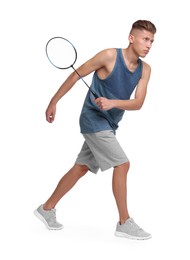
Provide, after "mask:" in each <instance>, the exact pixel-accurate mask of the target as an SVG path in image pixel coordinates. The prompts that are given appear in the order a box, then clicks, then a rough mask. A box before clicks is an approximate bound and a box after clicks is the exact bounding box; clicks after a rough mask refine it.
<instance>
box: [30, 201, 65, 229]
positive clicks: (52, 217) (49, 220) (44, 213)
mask: <svg viewBox="0 0 190 260" xmlns="http://www.w3.org/2000/svg"><path fill="white" fill-rule="evenodd" d="M34 214H35V216H36V217H37V218H39V219H40V220H41V221H42V222H43V223H44V224H45V226H46V227H47V228H48V229H54V230H59V229H62V228H63V225H61V224H60V223H59V222H57V220H56V209H51V210H44V209H43V205H41V206H39V207H38V208H37V209H36V210H35V211H34Z"/></svg>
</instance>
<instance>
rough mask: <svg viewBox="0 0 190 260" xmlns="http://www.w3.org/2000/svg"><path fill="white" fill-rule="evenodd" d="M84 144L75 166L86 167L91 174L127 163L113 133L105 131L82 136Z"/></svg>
mask: <svg viewBox="0 0 190 260" xmlns="http://www.w3.org/2000/svg"><path fill="white" fill-rule="evenodd" d="M83 136H84V139H85V142H84V144H83V146H82V149H81V151H80V153H79V155H78V157H77V159H76V162H75V163H76V164H80V165H86V166H87V167H88V168H89V170H90V171H91V172H93V173H97V172H98V170H99V168H100V169H101V171H105V170H108V169H109V168H111V167H115V166H118V165H121V164H123V163H125V162H128V158H127V156H126V154H125V152H124V151H123V149H122V148H121V146H120V144H119V142H118V141H117V139H116V137H115V135H114V133H113V131H110V130H108V131H107V130H106V131H101V132H97V133H92V134H83Z"/></svg>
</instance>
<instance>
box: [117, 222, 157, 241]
mask: <svg viewBox="0 0 190 260" xmlns="http://www.w3.org/2000/svg"><path fill="white" fill-rule="evenodd" d="M115 235H116V236H118V237H126V238H130V239H137V240H145V239H149V238H151V237H152V236H151V234H149V233H147V232H145V231H144V230H143V229H142V228H140V227H139V226H138V225H137V224H136V223H135V222H134V220H133V219H132V218H129V219H127V220H126V221H125V223H124V224H120V223H119V222H118V223H117V226H116V231H115Z"/></svg>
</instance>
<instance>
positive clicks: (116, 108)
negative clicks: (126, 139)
mask: <svg viewBox="0 0 190 260" xmlns="http://www.w3.org/2000/svg"><path fill="white" fill-rule="evenodd" d="M155 33H156V27H155V25H154V24H153V23H151V22H150V21H147V20H138V21H136V22H135V23H134V24H133V25H132V28H131V31H130V34H129V37H128V39H129V45H128V47H127V48H125V49H118V48H111V49H106V50H103V51H101V52H99V53H97V54H96V55H95V56H94V57H93V58H91V59H90V60H88V61H87V62H85V63H84V64H83V65H82V66H80V67H79V68H78V69H77V71H78V72H79V74H80V75H81V76H82V77H85V76H86V75H88V74H90V73H91V72H94V75H93V79H92V84H91V88H92V89H93V91H94V92H95V93H96V94H97V95H98V97H99V98H95V97H94V96H93V94H92V92H91V91H88V93H87V96H86V99H85V101H84V105H83V108H82V111H81V116H80V128H81V133H82V134H83V136H84V139H85V141H84V144H83V146H82V149H81V151H80V153H79V155H78V157H77V159H76V162H75V164H74V166H73V167H72V168H71V169H70V170H69V171H68V172H67V173H66V174H65V175H64V176H63V177H62V179H61V180H60V181H59V183H58V185H57V187H56V189H55V191H54V192H53V194H52V195H51V196H50V198H49V199H48V200H47V201H46V202H45V203H44V204H42V205H40V206H39V207H38V208H37V209H36V210H35V215H36V216H37V217H38V218H39V219H40V220H42V222H43V223H44V224H45V225H46V227H47V228H48V229H61V228H62V227H63V226H62V225H61V224H60V223H58V222H57V220H56V210H55V206H56V204H57V203H58V201H59V200H60V199H61V198H62V197H63V196H64V195H65V194H66V193H67V192H68V191H69V190H70V189H71V188H72V187H73V186H74V185H75V184H76V182H77V181H78V180H79V179H80V178H81V177H82V176H84V175H85V174H86V173H87V172H88V171H91V172H93V173H97V171H98V170H99V169H101V171H105V170H107V169H109V168H112V167H113V182H112V186H113V194H114V197H115V200H116V204H117V208H118V213H119V221H118V223H117V226H116V231H115V235H116V236H122V237H127V238H132V239H148V238H151V235H150V234H149V233H147V232H145V231H144V230H143V229H141V228H140V227H139V226H138V225H137V224H136V223H135V222H134V220H133V219H132V218H131V217H130V215H129V212H128V208H127V188H126V180H127V172H128V170H129V160H128V158H127V156H126V154H125V152H124V151H123V149H122V148H121V146H120V144H119V143H118V141H117V139H116V136H115V133H116V130H117V128H118V123H119V121H120V120H121V119H122V116H123V114H124V111H125V110H138V109H140V108H141V107H142V105H143V102H144V100H145V96H146V92H147V85H148V82H149V78H150V72H151V68H150V66H149V65H148V64H147V63H145V62H144V61H142V60H141V59H140V58H139V57H142V58H144V57H145V56H146V55H147V54H148V53H149V51H150V48H151V46H152V43H153V41H154V34H155ZM78 80H79V76H78V75H77V73H75V72H73V73H71V74H70V76H69V77H68V78H67V79H66V80H65V82H64V83H63V84H62V85H61V87H60V88H59V89H58V91H57V92H56V94H55V95H54V96H53V98H52V99H51V101H50V103H49V106H48V108H47V110H46V119H47V121H48V122H49V123H52V122H53V121H54V119H55V114H56V104H57V102H58V101H59V100H60V99H61V98H62V97H63V96H64V95H65V94H66V93H67V92H68V91H69V90H70V89H71V88H72V87H73V86H74V84H75V83H76V82H77V81H78ZM135 88H136V90H135V97H134V99H130V96H131V94H132V92H133V90H134V89H135Z"/></svg>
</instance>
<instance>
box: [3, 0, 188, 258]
mask: <svg viewBox="0 0 190 260" xmlns="http://www.w3.org/2000/svg"><path fill="white" fill-rule="evenodd" d="M3 2H4V3H3ZM187 4H188V1H185V0H181V1H175V0H174V1H150V0H149V1H148V0H144V1H140V0H136V1H126V0H117V1H113V0H105V1H103V0H101V1H99V0H96V1H87V0H80V1H78V0H69V1H64V0H62V1H59V0H53V1H49V0H44V1H43V0H41V1H40V0H38V1H37V0H33V1H24V0H18V1H13V0H12V1H11V0H10V1H9V0H7V1H2V2H1V4H0V22H1V34H0V35H1V48H0V65H1V71H0V73H1V76H0V112H1V128H0V129H1V135H0V139H1V140H0V150H1V163H0V198H1V214H0V223H1V231H0V236H1V252H0V253H1V254H2V255H3V254H4V256H3V259H13V258H14V259H20V260H23V259H28V260H30V259H52V258H55V259H68V260H69V259H92V260H93V259H103V258H104V259H105V257H106V258H107V259H109V258H110V257H112V258H113V259H116V258H117V259H130V260H133V259H135V260H136V259H147V260H150V259H151V260H152V259H154V260H157V259H159V260H160V259H172V258H173V257H176V258H178V259H183V260H184V259H189V256H190V253H189V249H188V246H189V232H190V228H189V219H190V213H189V211H188V210H189V196H190V192H189V174H190V167H189V152H190V151H189V145H190V142H189V131H190V127H189V93H190V92H189V85H188V84H189V24H190V19H189V11H188V10H189V9H188V7H187ZM138 19H147V20H151V21H152V22H153V23H155V25H156V27H157V30H158V31H157V33H156V35H155V43H154V44H153V47H152V50H151V51H150V53H149V55H148V56H147V57H146V59H145V60H146V62H148V63H150V65H151V67H152V75H151V80H150V83H149V88H148V94H147V98H146V102H145V104H144V106H143V108H142V110H140V111H136V112H126V114H125V116H124V119H123V121H122V123H121V124H120V128H119V130H118V133H117V136H118V139H119V140H120V143H121V144H122V146H123V148H124V150H125V151H126V153H127V155H128V157H129V158H130V161H131V169H130V173H129V176H128V194H129V195H128V202H129V210H130V214H131V216H132V217H133V218H134V219H135V221H136V222H137V223H138V224H139V225H140V226H142V227H143V228H144V229H146V230H147V231H149V232H151V233H152V235H153V238H152V239H151V240H148V241H141V242H139V241H131V240H128V239H120V238H116V237H114V235H113V233H114V231H115V225H116V222H117V221H118V215H117V209H116V205H115V201H114V198H113V195H112V190H111V178H112V171H111V170H109V171H106V172H103V173H101V172H99V173H98V175H93V174H91V173H89V174H87V175H86V176H85V177H84V178H83V179H81V180H80V181H79V183H78V184H77V185H76V187H75V188H74V189H73V190H72V191H71V192H70V193H69V194H68V195H66V196H65V197H64V198H63V199H62V200H61V201H60V202H59V203H58V205H57V209H58V210H57V218H58V220H59V221H60V222H61V223H63V224H64V229H63V230H62V231H58V232H54V231H53V232H52V231H48V230H46V229H45V227H44V226H43V224H42V223H40V221H39V220H38V219H37V218H35V216H34V215H33V210H34V209H35V208H36V207H37V206H38V205H39V204H41V203H43V202H44V201H45V200H46V199H47V198H48V197H49V195H50V194H51V192H52V191H53V189H54V188H55V185H56V184H57V182H58V181H59V179H60V178H61V177H62V175H63V174H64V173H65V172H66V171H67V170H68V169H69V168H70V167H71V166H72V164H73V163H74V160H75V158H76V156H77V154H78V152H79V149H80V147H81V145H82V142H83V138H82V136H81V134H80V130H79V124H78V117H79V114H80V110H81V106H82V102H83V100H84V97H85V95H86V92H87V88H86V86H85V85H84V84H83V82H82V81H80V82H78V83H77V84H76V86H75V87H74V88H73V89H72V90H71V91H70V92H69V93H68V94H67V95H66V96H65V97H64V98H63V99H62V100H61V101H60V102H59V104H58V107H57V115H56V120H55V122H54V123H53V124H48V123H47V122H46V121H45V110H46V107H47V105H48V103H49V100H50V98H51V97H52V95H53V94H54V93H55V91H56V90H57V89H58V87H59V86H60V85H61V83H62V82H63V81H64V80H65V79H66V77H67V75H68V74H69V73H70V72H71V70H68V71H60V70H56V69H55V68H54V67H52V66H51V65H50V64H49V62H48V60H47V58H46V56H45V44H46V42H47V41H48V40H49V38H51V37H53V36H63V37H66V38H68V39H70V41H72V42H73V44H74V45H75V47H76V49H77V51H78V60H77V63H76V67H77V66H79V65H80V64H81V63H83V62H84V61H86V60H87V59H89V58H90V57H91V56H93V55H94V54H96V53H97V52H98V51H100V50H102V49H104V48H109V47H122V48H125V47H127V45H128V32H129V30H130V28H131V25H132V23H133V22H134V21H136V20H138ZM85 80H86V81H87V82H88V83H90V81H91V75H90V76H88V77H86V78H85ZM1 258H2V257H1Z"/></svg>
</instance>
